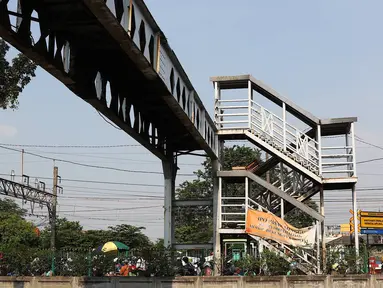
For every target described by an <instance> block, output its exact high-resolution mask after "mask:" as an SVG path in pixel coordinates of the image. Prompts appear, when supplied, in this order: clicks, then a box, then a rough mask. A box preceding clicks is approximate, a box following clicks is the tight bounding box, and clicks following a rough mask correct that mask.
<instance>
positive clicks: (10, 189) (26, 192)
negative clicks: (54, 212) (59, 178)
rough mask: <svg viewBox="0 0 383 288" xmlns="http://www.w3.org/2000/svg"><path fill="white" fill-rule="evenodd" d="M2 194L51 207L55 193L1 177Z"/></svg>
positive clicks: (0, 189) (0, 191)
mask: <svg viewBox="0 0 383 288" xmlns="http://www.w3.org/2000/svg"><path fill="white" fill-rule="evenodd" d="M0 194H3V195H6V196H11V197H15V198H18V199H22V200H26V201H30V202H33V203H37V204H40V205H46V206H47V207H48V209H50V208H51V205H52V203H53V199H54V195H53V194H51V193H48V192H44V191H42V190H39V189H36V188H33V187H30V186H27V185H23V184H20V183H17V182H13V181H10V180H7V179H3V178H0Z"/></svg>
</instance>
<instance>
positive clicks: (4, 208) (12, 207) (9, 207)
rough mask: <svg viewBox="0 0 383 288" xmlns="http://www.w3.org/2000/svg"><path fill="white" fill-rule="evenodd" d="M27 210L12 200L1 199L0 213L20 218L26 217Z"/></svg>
mask: <svg viewBox="0 0 383 288" xmlns="http://www.w3.org/2000/svg"><path fill="white" fill-rule="evenodd" d="M26 212H27V210H25V209H22V208H20V206H19V205H18V204H17V203H16V202H15V201H13V200H11V199H7V198H4V199H0V213H4V214H8V215H10V214H14V215H17V216H19V217H24V216H25V214H26Z"/></svg>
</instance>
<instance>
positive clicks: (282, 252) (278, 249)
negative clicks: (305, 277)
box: [252, 236, 318, 274]
mask: <svg viewBox="0 0 383 288" xmlns="http://www.w3.org/2000/svg"><path fill="white" fill-rule="evenodd" d="M252 237H253V238H254V239H255V240H256V241H258V242H259V243H260V244H262V245H263V246H265V247H266V248H267V249H269V250H270V251H273V252H275V253H277V254H278V255H279V256H280V257H282V258H284V259H285V260H286V261H288V262H290V263H291V262H293V261H295V262H296V263H297V268H298V269H299V270H301V271H302V272H304V273H306V274H314V273H316V272H317V269H318V266H317V258H316V256H313V255H312V254H311V253H309V252H308V251H305V250H303V249H300V250H295V249H292V248H290V247H289V246H287V245H284V244H281V243H278V242H275V241H267V240H264V239H262V238H260V237H256V236H252ZM312 253H313V254H315V253H316V251H315V250H312Z"/></svg>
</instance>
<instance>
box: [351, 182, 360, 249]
mask: <svg viewBox="0 0 383 288" xmlns="http://www.w3.org/2000/svg"><path fill="white" fill-rule="evenodd" d="M352 209H353V210H354V215H353V217H354V235H355V237H354V239H355V253H356V256H359V233H358V207H357V205H356V190H355V185H354V186H352Z"/></svg>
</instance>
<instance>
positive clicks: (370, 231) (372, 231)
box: [361, 229, 383, 234]
mask: <svg viewBox="0 0 383 288" xmlns="http://www.w3.org/2000/svg"><path fill="white" fill-rule="evenodd" d="M361 234H383V229H362V230H361Z"/></svg>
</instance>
